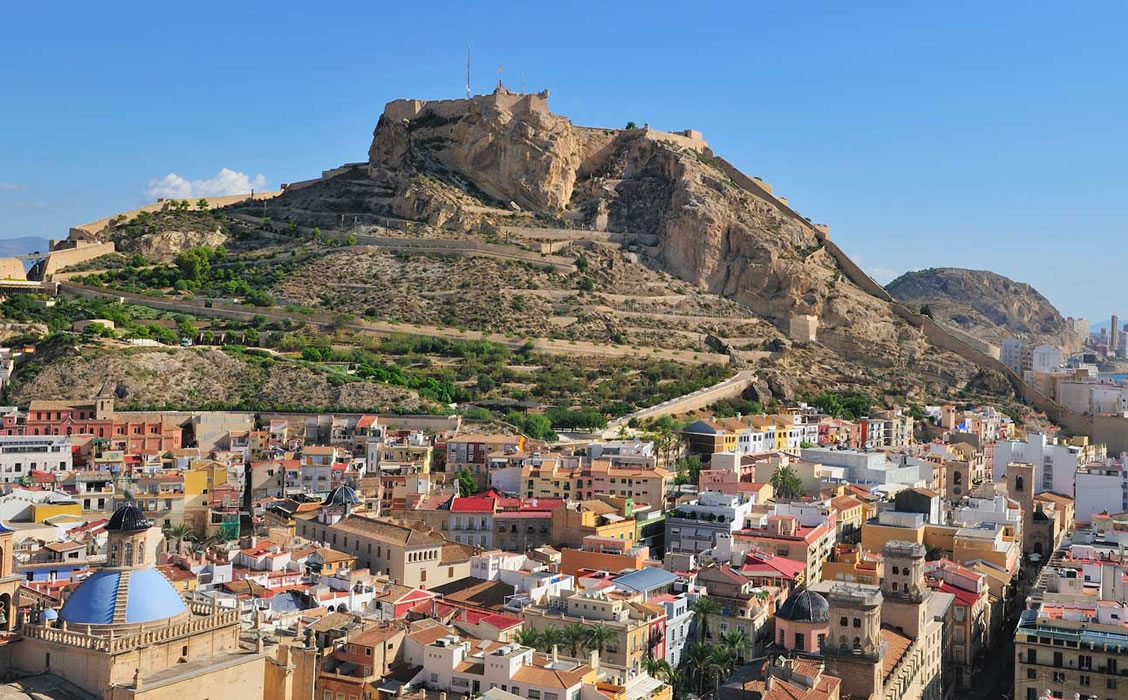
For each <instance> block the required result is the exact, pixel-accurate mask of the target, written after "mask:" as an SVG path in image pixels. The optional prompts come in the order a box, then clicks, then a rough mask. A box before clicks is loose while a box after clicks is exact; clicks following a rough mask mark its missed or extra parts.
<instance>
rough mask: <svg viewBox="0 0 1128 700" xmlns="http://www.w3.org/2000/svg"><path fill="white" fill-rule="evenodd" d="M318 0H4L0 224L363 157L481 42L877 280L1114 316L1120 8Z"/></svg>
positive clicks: (486, 60)
mask: <svg viewBox="0 0 1128 700" xmlns="http://www.w3.org/2000/svg"><path fill="white" fill-rule="evenodd" d="M326 4H330V3H326ZM331 5H332V7H331V8H330V9H317V10H316V11H314V10H312V9H311V5H310V4H309V3H300V4H299V3H290V2H284V1H279V2H274V3H269V4H266V3H256V4H255V5H254V6H252V5H251V4H250V3H224V4H212V3H206V2H205V3H198V4H196V5H193V6H185V5H182V4H181V5H177V4H173V5H169V4H160V3H128V2H119V3H112V4H110V5H102V6H92V5H81V4H77V3H76V4H67V5H66V9H65V11H64V10H63V9H62V6H59V5H55V4H52V3H34V4H33V3H20V4H19V5H18V6H17V5H14V4H9V6H8V7H6V8H5V10H4V23H5V25H6V26H7V29H8V30H9V31H7V32H5V38H4V41H3V42H0V61H2V63H0V65H2V66H3V70H2V71H0V238H12V237H16V236H22V235H39V236H45V237H52V238H58V237H63V236H65V234H66V230H67V227H68V226H70V225H73V224H77V223H81V222H85V221H88V220H91V219H95V218H98V217H101V216H104V215H107V214H111V213H114V212H116V211H119V210H122V209H125V208H129V207H132V206H135V205H137V204H140V203H142V202H144V201H145V200H146V196H147V194H149V195H152V194H153V193H155V192H160V191H186V192H193V193H195V192H199V191H204V192H207V191H220V190H222V189H223V188H227V187H233V186H238V185H241V184H244V183H252V184H258V185H262V184H265V185H267V186H270V187H275V186H277V185H278V184H279V183H281V182H289V181H295V180H300V179H305V178H308V177H312V176H316V175H317V174H319V173H320V171H321V170H322V169H324V168H327V167H331V166H334V165H337V164H340V163H343V162H348V161H355V160H363V159H364V158H365V157H366V153H367V147H368V143H369V140H370V139H371V132H372V129H373V127H374V126H375V124H376V120H377V119H378V117H379V115H380V112H381V110H382V107H383V104H384V103H385V102H387V101H388V100H391V99H395V98H398V97H409V96H410V97H421V98H446V97H457V96H459V95H460V94H461V93H462V92H463V89H464V87H463V83H464V71H465V67H464V65H465V57H466V45H467V43H471V44H472V45H473V69H474V75H473V81H472V87H473V89H474V91H475V92H486V91H488V90H490V89H492V85H493V83H494V82H495V81H496V78H497V72H496V68H497V66H498V65H499V64H500V65H502V66H503V69H504V74H503V77H504V79H505V82H506V84H507V85H508V86H510V87H511V88H513V89H517V88H520V86H521V84H522V82H523V83H524V85H525V87H526V88H528V89H529V90H534V89H535V90H539V89H542V88H545V87H547V88H549V89H550V90H551V93H552V96H551V98H550V102H549V104H550V107H551V108H552V109H553V110H554V111H556V112H560V113H563V114H566V115H568V116H569V117H570V118H571V119H572V120H573V121H574V122H575V123H579V124H589V125H599V126H621V125H623V124H625V123H626V122H627V121H628V120H634V121H637V122H640V123H641V122H649V123H650V124H651V125H653V126H655V127H657V128H665V129H681V128H687V127H692V128H696V129H700V130H701V131H703V132H704V134H705V137H706V139H707V140H708V141H709V142H710V145H711V146H712V147H713V148H714V150H715V151H717V152H718V153H719V154H721V155H723V156H725V157H726V158H728V159H729V160H730V161H732V162H734V163H735V164H736V165H737V166H738V167H740V168H741V169H743V170H744V171H745V172H747V173H748V174H749V175H757V176H760V177H762V178H764V179H765V180H766V181H768V182H770V183H772V184H773V186H774V187H775V188H776V191H777V192H778V193H780V194H783V195H785V196H787V197H788V198H789V199H790V202H791V203H792V205H794V206H795V207H796V208H798V209H799V210H800V211H801V212H802V213H804V214H805V215H807V216H810V217H811V218H812V219H814V220H815V221H820V222H825V223H827V224H829V225H830V226H831V231H832V235H833V236H834V237H835V239H836V240H838V241H839V242H840V243H841V244H842V245H843V246H844V247H845V248H846V250H847V251H848V252H849V253H851V254H852V255H853V256H854V258H855V259H856V260H858V261H859V263H860V264H861V265H862V266H863V267H865V268H866V269H867V270H870V271H871V272H872V273H873V274H874V275H875V276H876V277H877V278H878V279H879V280H880V281H882V282H887V281H889V280H890V279H891V278H892V277H893V276H894V275H896V274H899V273H900V272H903V271H905V270H908V269H915V268H921V267H930V266H959V267H973V268H985V269H991V270H994V271H996V272H999V273H1002V274H1005V275H1007V276H1009V277H1012V278H1014V279H1017V280H1020V281H1024V282H1030V283H1032V284H1034V285H1035V286H1036V287H1037V288H1038V289H1039V290H1040V291H1042V292H1043V293H1044V294H1046V296H1048V297H1049V298H1050V299H1051V301H1053V302H1054V303H1055V304H1056V305H1057V306H1058V307H1059V308H1060V309H1061V311H1062V312H1063V313H1064V314H1067V315H1084V316H1087V317H1089V318H1091V319H1093V320H1097V319H1099V318H1103V317H1107V316H1108V315H1109V314H1111V313H1112V312H1114V311H1119V312H1120V315H1121V316H1122V317H1128V299H1126V297H1128V293H1126V291H1125V287H1124V282H1123V280H1124V278H1125V272H1124V271H1125V270H1126V269H1128V236H1126V233H1128V231H1126V227H1128V196H1125V190H1126V185H1128V182H1126V180H1128V177H1126V176H1125V169H1124V165H1125V163H1128V117H1126V115H1128V89H1126V87H1128V85H1126V82H1128V71H1126V67H1128V61H1126V59H1128V44H1126V42H1124V41H1123V28H1124V26H1125V25H1126V23H1128V5H1125V4H1123V3H1101V2H1090V3H1084V4H1076V5H1073V4H1068V3H981V2H977V3H972V2H967V3H961V2H955V3H934V4H930V5H927V6H926V5H925V4H923V3H864V4H858V3H838V2H827V3H818V2H804V3H773V4H769V3H745V2H740V3H736V2H734V3H694V4H690V5H686V4H685V3H669V4H664V3H629V4H628V3H614V4H612V3H522V4H520V5H519V4H517V3H512V6H509V5H507V4H501V3H498V4H490V3H450V4H445V3H441V2H431V3H427V4H425V5H415V4H414V3H371V2H355V3H331ZM859 5H864V6H859ZM1071 5H1072V6H1071ZM221 169H228V170H229V171H231V172H228V173H224V174H222V175H220V171H221ZM170 174H173V175H174V177H172V178H169V177H167V176H169V175H170ZM240 175H242V176H245V178H246V179H245V180H243V179H240ZM259 175H261V176H262V178H261V180H258V181H257V182H256V178H257V176H259ZM162 178H164V179H163V180H162ZM154 181H160V182H157V183H156V184H155V185H151V183H154ZM193 181H198V182H193Z"/></svg>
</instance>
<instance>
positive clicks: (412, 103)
mask: <svg viewBox="0 0 1128 700" xmlns="http://www.w3.org/2000/svg"><path fill="white" fill-rule="evenodd" d="M490 110H505V111H507V112H510V113H512V114H515V115H520V114H528V113H529V112H543V113H547V112H548V90H542V91H540V92H537V93H524V94H521V93H516V92H510V91H509V90H506V89H505V88H504V87H499V88H498V89H497V90H495V91H494V92H491V93H488V94H485V95H474V96H473V97H470V98H459V99H454V100H414V99H406V100H392V101H391V102H389V103H388V104H386V105H385V106H384V117H385V118H387V119H391V120H393V121H400V120H403V119H407V120H409V121H410V120H412V119H415V118H416V117H418V116H420V115H421V114H424V113H428V114H433V115H435V116H436V117H439V118H441V119H456V118H458V117H462V116H464V115H466V114H473V113H481V112H483V111H490Z"/></svg>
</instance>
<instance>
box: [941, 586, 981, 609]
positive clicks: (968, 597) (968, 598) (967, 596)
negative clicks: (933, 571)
mask: <svg viewBox="0 0 1128 700" xmlns="http://www.w3.org/2000/svg"><path fill="white" fill-rule="evenodd" d="M933 590H936V591H940V592H941V593H951V594H952V595H954V596H956V600H958V601H959V602H960V604H961V605H963V606H965V607H968V608H970V607H974V606H975V603H976V601H978V600H979V596H978V595H977V594H976V593H974V592H972V591H969V590H966V589H964V588H960V587H959V586H953V585H952V584H950V583H948V582H947V581H944V582H943V583H941V584H940V585H939V586H933Z"/></svg>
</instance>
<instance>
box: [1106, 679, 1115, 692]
mask: <svg viewBox="0 0 1128 700" xmlns="http://www.w3.org/2000/svg"><path fill="white" fill-rule="evenodd" d="M1105 685H1106V686H1108V689H1109V690H1116V679H1115V678H1109V679H1108V680H1107V681H1105Z"/></svg>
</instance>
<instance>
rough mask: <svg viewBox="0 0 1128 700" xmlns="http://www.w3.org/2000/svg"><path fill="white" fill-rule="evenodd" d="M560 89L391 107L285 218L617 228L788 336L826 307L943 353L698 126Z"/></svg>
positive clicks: (296, 190) (403, 227)
mask: <svg viewBox="0 0 1128 700" xmlns="http://www.w3.org/2000/svg"><path fill="white" fill-rule="evenodd" d="M546 99H547V98H546V96H545V94H544V93H541V94H539V95H515V94H512V93H508V92H505V91H504V90H501V91H499V92H497V93H494V94H492V95H483V96H479V97H476V98H473V99H472V100H447V101H442V102H423V101H419V100H398V101H396V102H392V103H389V105H388V106H387V108H386V110H385V113H384V115H383V116H382V117H381V119H380V121H379V123H378V125H377V126H376V129H375V131H374V133H373V139H372V145H371V147H370V149H369V160H368V162H367V164H363V165H360V164H354V165H353V166H351V167H345V168H342V169H339V171H338V172H336V173H335V174H333V175H332V176H331V177H328V178H324V179H322V180H319V181H315V182H313V183H302V186H301V187H291V188H290V189H288V190H287V191H286V192H284V193H283V194H282V195H281V196H279V197H278V198H276V199H274V200H271V202H270V204H269V211H270V217H271V219H272V222H273V223H274V225H275V227H278V226H279V223H280V222H282V221H297V222H298V224H299V225H301V226H314V225H316V226H320V227H325V226H332V225H334V224H340V223H342V222H343V223H344V224H346V225H350V224H351V225H354V226H357V225H359V226H361V227H362V228H363V227H365V226H369V227H376V228H379V229H380V230H381V231H388V230H393V231H398V232H399V234H398V235H406V236H422V235H435V234H434V233H433V231H435V230H438V231H441V232H442V235H444V236H448V237H455V236H471V237H473V236H480V237H489V236H493V237H495V238H496V237H497V236H499V235H504V236H506V238H508V237H509V232H510V231H512V230H522V229H523V228H525V227H541V228H550V229H555V230H559V231H572V232H575V235H576V237H577V238H582V235H581V232H583V231H589V232H593V233H604V234H611V235H612V236H613V237H615V238H617V240H620V241H622V243H623V246H624V250H626V251H628V252H630V253H631V254H633V255H634V259H635V260H638V261H639V262H641V263H642V264H643V265H645V266H647V267H649V268H650V269H651V270H658V271H661V272H665V273H669V274H670V275H671V276H673V277H675V278H679V279H681V280H683V281H685V282H687V283H689V285H691V287H692V288H693V289H695V290H698V291H700V292H703V293H707V294H713V295H718V296H721V297H724V298H726V299H730V300H732V301H735V302H736V303H737V304H739V306H740V307H742V308H743V309H744V313H745V314H746V315H747V316H748V317H750V318H757V319H762V320H765V321H767V322H768V323H770V324H772V325H774V326H775V327H776V329H777V331H776V332H777V333H778V332H779V331H780V330H784V329H786V327H787V324H788V321H789V319H790V318H791V317H792V316H794V315H796V314H813V315H815V316H818V317H819V322H820V341H821V343H822V344H823V345H824V346H826V347H827V348H829V349H830V350H832V351H833V352H835V353H836V354H839V355H841V356H842V357H843V358H844V359H847V360H850V361H853V360H858V359H862V360H867V361H870V362H877V363H885V364H887V365H890V366H905V365H907V364H911V363H913V362H917V361H919V360H920V359H921V358H923V357H926V356H928V355H929V346H928V343H927V342H926V341H925V340H924V338H923V336H921V335H920V334H919V333H916V332H915V331H912V330H911V329H909V328H908V327H907V326H906V325H905V324H903V323H901V322H900V321H898V320H897V319H896V318H895V317H894V315H893V314H892V313H890V311H889V309H888V308H887V306H886V305H885V304H884V303H883V302H881V301H879V300H877V299H875V298H874V297H872V296H870V295H869V294H866V293H865V292H864V291H863V290H861V289H860V288H858V287H857V286H855V285H854V284H852V283H851V282H849V281H848V280H847V279H846V278H845V276H844V275H843V274H842V271H841V270H840V269H839V267H838V265H837V264H836V262H835V260H834V259H833V258H832V257H831V256H830V255H828V254H827V252H826V251H825V250H824V246H823V243H822V236H824V235H825V233H823V232H822V231H821V230H820V229H818V228H817V227H815V226H813V225H812V224H810V223H809V222H807V221H805V220H804V219H802V218H801V217H799V216H797V215H796V214H795V213H794V212H793V211H792V210H791V209H789V208H788V207H787V206H786V204H785V202H784V200H781V199H779V198H776V197H774V196H773V195H772V194H771V191H770V187H768V186H766V185H763V184H762V183H759V182H754V181H753V180H752V179H751V178H747V177H745V176H743V175H742V174H740V173H737V172H736V171H735V170H734V169H732V168H731V166H729V165H728V164H727V163H725V162H724V161H722V160H721V159H719V158H717V157H716V156H715V155H714V154H713V153H712V151H710V150H709V148H708V147H707V145H706V143H705V142H704V141H703V140H702V139H701V137H700V135H699V134H696V133H695V132H679V133H668V132H660V131H655V130H652V129H649V128H641V129H598V128H589V127H581V126H576V125H573V124H572V123H571V122H570V121H568V119H567V118H566V117H564V116H561V115H557V114H552V113H551V112H549V111H548V109H547V104H546ZM242 211H243V213H244V214H246V215H251V214H254V213H256V211H258V212H260V213H261V207H258V206H257V205H253V206H252V205H249V206H247V207H245V208H244V209H243V210H242ZM424 230H426V231H430V232H431V233H422V231H424ZM577 247H578V246H577ZM573 254H575V253H573ZM636 288H637V287H636ZM291 291H294V290H291ZM640 291H641V290H640ZM675 307H676V305H675ZM670 312H672V313H677V311H676V308H675V309H670ZM572 315H575V314H572ZM875 347H880V348H881V350H882V351H881V352H880V353H874V352H873V349H874V348H875ZM878 358H880V359H878Z"/></svg>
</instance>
